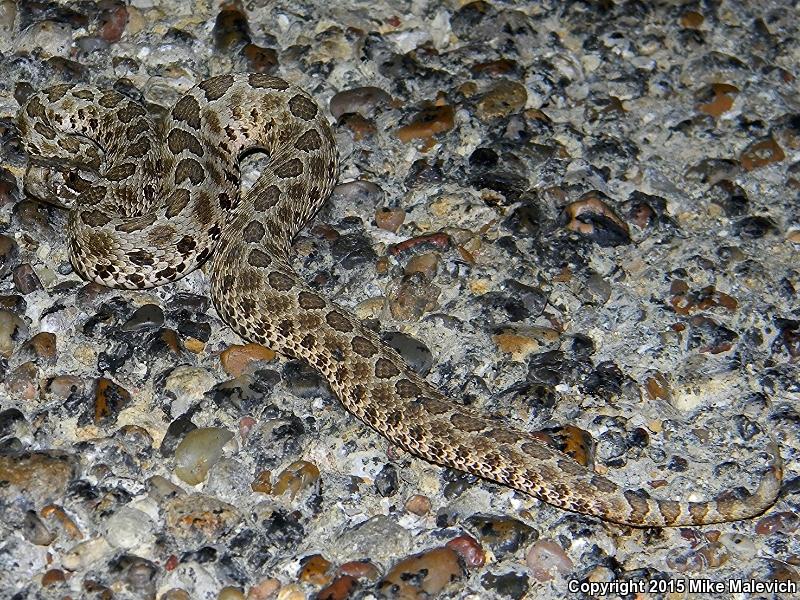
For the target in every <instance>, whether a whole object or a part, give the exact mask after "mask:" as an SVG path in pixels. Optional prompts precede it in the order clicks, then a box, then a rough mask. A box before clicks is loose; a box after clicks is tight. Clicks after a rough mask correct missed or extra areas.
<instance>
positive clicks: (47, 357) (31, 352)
mask: <svg viewBox="0 0 800 600" xmlns="http://www.w3.org/2000/svg"><path fill="white" fill-rule="evenodd" d="M20 355H22V356H24V357H26V358H30V359H31V360H34V361H36V363H38V364H43V365H54V364H55V362H56V356H57V352H56V334H54V333H50V332H49V331H41V332H39V333H37V334H36V335H35V336H33V337H32V338H31V339H29V340H28V341H27V342H25V343H24V344H23V345H22V348H20Z"/></svg>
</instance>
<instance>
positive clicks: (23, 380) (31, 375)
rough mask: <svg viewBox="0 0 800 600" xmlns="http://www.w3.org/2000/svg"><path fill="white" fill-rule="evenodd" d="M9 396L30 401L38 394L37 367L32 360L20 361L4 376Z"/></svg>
mask: <svg viewBox="0 0 800 600" xmlns="http://www.w3.org/2000/svg"><path fill="white" fill-rule="evenodd" d="M6 391H7V392H8V394H9V395H10V396H13V397H16V398H18V399H19V400H25V401H27V402H30V401H31V400H33V399H35V398H36V397H38V395H39V368H38V367H37V366H36V365H35V364H34V363H32V362H26V363H22V364H21V365H20V366H18V367H17V368H16V369H14V370H13V371H11V373H9V374H8V375H7V377H6Z"/></svg>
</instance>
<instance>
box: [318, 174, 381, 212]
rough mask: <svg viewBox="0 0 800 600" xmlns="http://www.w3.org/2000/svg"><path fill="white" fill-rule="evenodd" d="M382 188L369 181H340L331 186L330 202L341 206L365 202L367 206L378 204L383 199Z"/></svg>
mask: <svg viewBox="0 0 800 600" xmlns="http://www.w3.org/2000/svg"><path fill="white" fill-rule="evenodd" d="M385 195H386V194H385V193H384V191H383V189H382V188H381V187H380V186H379V185H378V184H377V183H373V182H371V181H364V180H363V179H355V180H353V181H347V182H345V183H340V184H339V185H337V186H336V187H334V188H333V192H331V198H330V202H331V203H333V204H336V205H341V206H352V205H361V204H365V205H367V206H379V205H380V204H381V203H382V202H383V199H384V196H385Z"/></svg>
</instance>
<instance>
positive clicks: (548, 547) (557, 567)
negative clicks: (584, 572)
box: [525, 540, 573, 581]
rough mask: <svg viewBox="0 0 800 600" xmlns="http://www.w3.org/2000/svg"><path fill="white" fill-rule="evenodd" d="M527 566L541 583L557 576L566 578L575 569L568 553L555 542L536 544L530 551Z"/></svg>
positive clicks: (526, 558) (544, 541) (526, 561)
mask: <svg viewBox="0 0 800 600" xmlns="http://www.w3.org/2000/svg"><path fill="white" fill-rule="evenodd" d="M525 564H527V565H528V568H529V569H530V570H531V572H532V573H533V576H534V577H535V578H536V579H537V580H539V581H550V580H551V579H553V578H554V577H555V576H556V575H560V576H561V577H566V576H567V575H569V573H570V572H572V569H573V564H572V561H571V560H570V559H569V557H568V556H567V554H566V552H564V550H563V548H561V546H559V545H558V544H557V543H556V542H554V541H553V540H539V541H538V542H536V543H535V544H534V545H533V547H531V549H530V550H529V551H528V555H527V556H526V557H525Z"/></svg>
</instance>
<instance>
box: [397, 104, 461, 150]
mask: <svg viewBox="0 0 800 600" xmlns="http://www.w3.org/2000/svg"><path fill="white" fill-rule="evenodd" d="M454 119H455V110H454V109H453V107H452V106H447V105H445V106H432V107H430V108H426V109H424V110H421V111H420V112H418V113H417V114H416V115H415V116H414V118H413V119H412V121H411V123H409V124H408V125H404V126H403V127H401V128H400V129H398V130H397V137H399V138H400V141H402V142H405V143H408V142H410V141H411V140H415V139H426V138H428V139H429V138H432V137H433V136H434V135H437V134H440V133H445V132H447V131H450V130H451V129H452V128H453V126H454V124H455V120H454Z"/></svg>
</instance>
